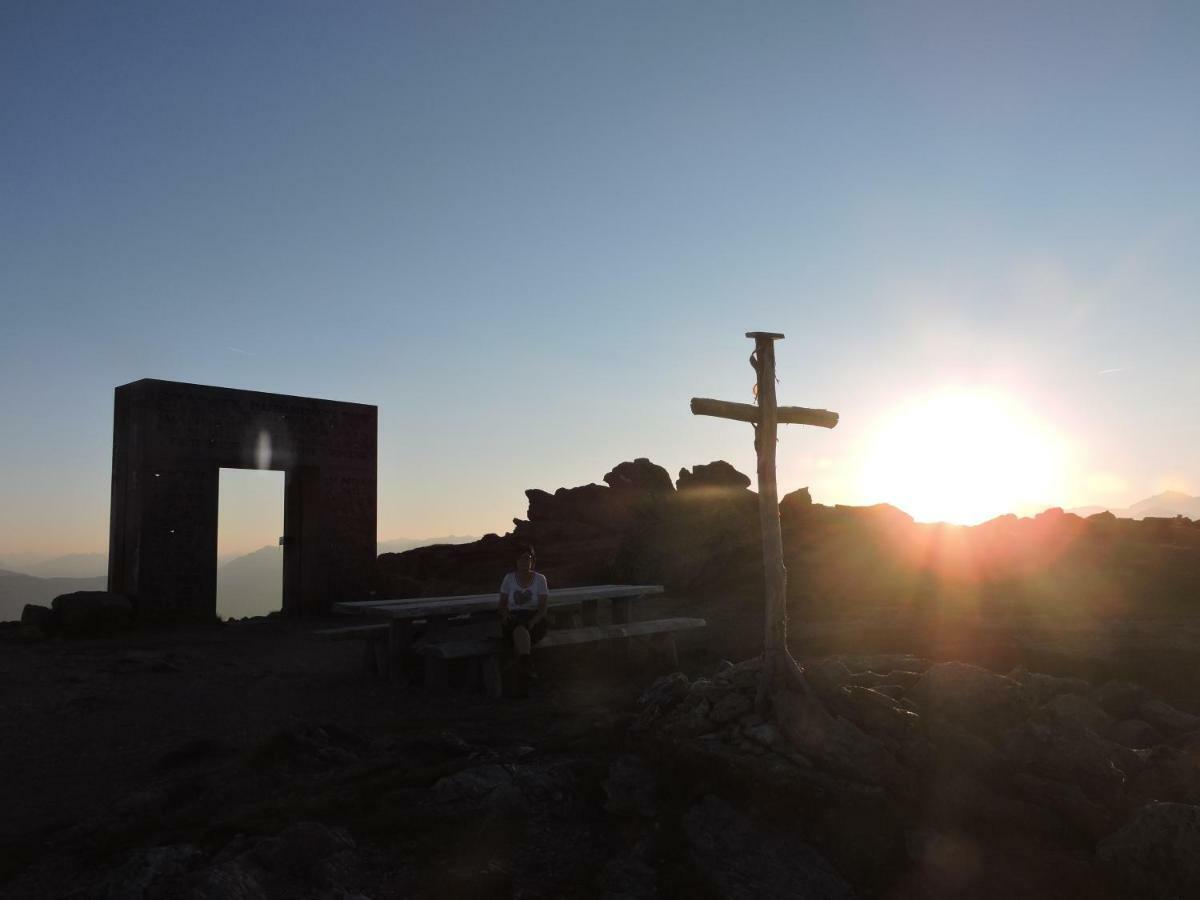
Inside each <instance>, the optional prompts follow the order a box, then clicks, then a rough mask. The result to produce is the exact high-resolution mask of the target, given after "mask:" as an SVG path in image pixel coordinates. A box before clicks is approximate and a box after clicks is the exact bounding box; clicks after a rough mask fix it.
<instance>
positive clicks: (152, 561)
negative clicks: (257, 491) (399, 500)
mask: <svg viewBox="0 0 1200 900" xmlns="http://www.w3.org/2000/svg"><path fill="white" fill-rule="evenodd" d="M376 445H377V410H376V408H375V407H374V406H367V405H364V404H361V403H341V402H336V401H332V400H315V399H311V398H308V397H289V396H286V395H283V394H264V393H260V392H258V391H239V390H232V389H229V388H219V387H206V386H204V385H198V384H183V383H180V382H175V381H159V380H157V379H152V378H147V379H143V380H141V381H135V382H133V383H132V384H126V385H122V386H121V387H118V388H117V389H116V403H115V410H114V416H113V470H112V506H111V512H110V523H109V545H108V546H109V550H108V589H109V590H110V591H113V592H116V593H124V594H128V595H129V596H130V597H132V598H133V601H134V607H135V609H136V610H137V611H138V613H139V615H140V616H142V617H145V618H164V619H195V620H211V619H212V618H213V617H214V616H215V615H216V602H217V600H216V595H217V491H218V483H219V474H220V473H219V470H220V469H221V468H238V469H275V470H282V471H283V472H284V512H283V520H284V526H283V532H284V533H283V536H282V538H281V543H282V544H283V612H284V614H285V615H289V616H299V615H312V614H316V613H322V612H327V611H328V609H329V606H330V604H331V603H334V602H336V601H339V600H362V599H365V598H366V597H367V594H368V591H369V585H370V581H371V572H372V569H373V567H374V564H375V540H376V534H375V524H376V523H375V517H376V506H375V504H376V496H375V479H376Z"/></svg>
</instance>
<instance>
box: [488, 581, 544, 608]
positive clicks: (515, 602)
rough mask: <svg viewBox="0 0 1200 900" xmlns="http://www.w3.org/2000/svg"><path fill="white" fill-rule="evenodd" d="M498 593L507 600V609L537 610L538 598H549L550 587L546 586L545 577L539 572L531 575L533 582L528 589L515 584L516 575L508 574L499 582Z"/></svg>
mask: <svg viewBox="0 0 1200 900" xmlns="http://www.w3.org/2000/svg"><path fill="white" fill-rule="evenodd" d="M500 593H502V594H504V595H505V596H506V597H507V598H508V608H509V609H528V610H535V609H537V604H538V600H537V598H538V597H543V596H549V595H550V587H549V586H548V585H547V584H546V576H545V575H543V574H542V573H541V572H534V573H533V581H531V582H530V584H529V587H527V588H523V587H521V586H520V585H519V584H517V573H516V572H509V573H508V574H507V575H505V576H504V580H503V581H502V582H500Z"/></svg>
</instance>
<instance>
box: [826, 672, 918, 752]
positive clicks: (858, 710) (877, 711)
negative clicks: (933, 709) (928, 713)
mask: <svg viewBox="0 0 1200 900" xmlns="http://www.w3.org/2000/svg"><path fill="white" fill-rule="evenodd" d="M838 694H839V700H838V703H837V704H836V709H837V710H838V712H840V713H841V714H842V715H844V716H846V718H848V719H850V720H851V721H852V722H854V723H855V724H856V725H858V726H859V727H860V728H862V729H863V731H865V732H867V734H871V735H874V736H875V737H878V738H882V739H884V740H886V741H890V742H892V743H894V744H895V745H901V744H904V743H906V742H907V741H909V740H910V739H911V738H912V737H913V736H914V735H915V734H916V731H917V728H918V726H919V725H920V721H921V719H920V716H918V715H916V714H915V713H912V712H909V711H908V710H906V709H902V708H900V707H898V706H897V705H896V702H895V701H894V700H893V699H892V698H891V697H889V696H888V695H887V694H884V693H881V692H879V691H877V690H874V689H872V688H867V687H859V686H858V685H855V684H848V685H843V686H842V687H841V688H840V689H839V691H838Z"/></svg>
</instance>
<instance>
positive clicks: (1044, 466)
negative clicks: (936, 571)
mask: <svg viewBox="0 0 1200 900" xmlns="http://www.w3.org/2000/svg"><path fill="white" fill-rule="evenodd" d="M1064 473H1065V448H1064V445H1063V442H1062V440H1061V439H1060V438H1059V437H1058V436H1057V435H1056V434H1055V433H1054V432H1053V431H1052V430H1051V429H1049V428H1047V427H1046V426H1045V425H1043V424H1042V423H1040V422H1038V421H1037V420H1036V419H1035V418H1034V417H1033V416H1032V415H1030V414H1029V412H1028V411H1026V410H1025V409H1024V408H1023V407H1022V406H1021V405H1020V404H1019V403H1018V402H1017V401H1016V400H1015V399H1013V398H1012V397H1010V396H1008V395H1005V394H1003V393H1000V392H996V391H991V390H985V389H968V388H960V389H947V390H942V391H938V392H935V393H932V394H928V395H924V396H921V397H917V398H914V399H912V400H910V401H908V402H906V403H903V404H901V405H900V406H899V407H897V408H895V409H893V410H891V411H890V412H889V413H888V414H887V415H885V416H884V417H883V419H881V421H880V424H879V426H878V428H877V429H876V430H875V432H874V434H873V435H872V436H871V438H870V439H869V441H868V444H867V449H866V454H865V456H864V459H863V466H862V484H861V491H862V494H863V496H864V497H865V498H867V499H868V500H869V501H870V502H886V503H891V504H893V505H894V506H898V507H900V508H901V509H903V510H904V511H905V512H907V513H908V514H909V515H911V516H912V517H913V518H914V519H916V520H917V521H919V522H953V523H958V524H963V525H973V524H976V523H978V522H983V521H985V520H987V519H990V518H993V517H994V516H998V515H1002V514H1004V513H1009V512H1016V513H1021V512H1030V511H1032V510H1034V509H1040V508H1044V507H1045V506H1047V505H1053V504H1054V498H1056V497H1059V496H1061V495H1062V487H1063V478H1064Z"/></svg>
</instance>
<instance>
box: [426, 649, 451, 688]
mask: <svg viewBox="0 0 1200 900" xmlns="http://www.w3.org/2000/svg"><path fill="white" fill-rule="evenodd" d="M449 684H450V662H449V660H445V659H442V658H441V657H440V656H434V655H433V654H432V653H427V654H425V687H427V688H429V689H431V690H435V691H444V690H446V688H447V687H448V686H449Z"/></svg>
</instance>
